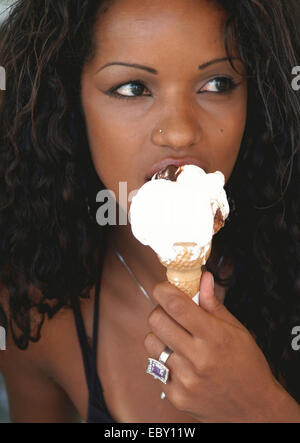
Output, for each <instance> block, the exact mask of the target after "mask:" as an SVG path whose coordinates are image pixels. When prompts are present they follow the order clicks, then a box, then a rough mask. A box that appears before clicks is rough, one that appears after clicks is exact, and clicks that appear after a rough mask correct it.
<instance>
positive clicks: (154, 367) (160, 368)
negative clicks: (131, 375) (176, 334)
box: [146, 346, 173, 384]
mask: <svg viewBox="0 0 300 443" xmlns="http://www.w3.org/2000/svg"><path fill="white" fill-rule="evenodd" d="M172 352H173V351H172V349H170V348H169V347H168V346H166V347H165V349H164V350H163V351H162V353H161V354H160V356H159V357H158V360H155V359H154V358H148V366H147V370H146V373H147V374H150V375H152V377H154V378H155V379H158V380H160V381H161V382H162V383H164V384H166V383H167V381H168V378H169V372H170V371H169V369H168V368H167V367H166V366H165V365H164V363H166V361H167V360H168V358H169V357H170V355H171V354H172Z"/></svg>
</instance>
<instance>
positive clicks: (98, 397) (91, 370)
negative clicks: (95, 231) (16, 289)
mask: <svg viewBox="0 0 300 443" xmlns="http://www.w3.org/2000/svg"><path fill="white" fill-rule="evenodd" d="M103 255H104V254H103ZM102 268H103V259H102V263H101V266H100V272H99V273H98V276H97V282H96V292H95V303H94V320H93V340H92V348H91V347H90V346H89V344H88V341H87V336H86V333H85V329H84V323H83V319H82V316H81V312H80V305H79V300H78V298H77V299H75V300H74V302H73V309H74V316H75V322H76V329H77V333H78V338H79V343H80V347H81V352H82V358H83V363H84V369H85V375H86V380H87V386H88V392H89V399H88V417H87V423H116V422H115V420H114V419H113V418H112V417H111V415H110V413H109V411H108V409H107V407H106V404H105V401H104V396H103V388H102V385H101V382H100V380H99V377H98V373H97V335H98V334H97V332H98V312H99V293H100V283H101V274H102Z"/></svg>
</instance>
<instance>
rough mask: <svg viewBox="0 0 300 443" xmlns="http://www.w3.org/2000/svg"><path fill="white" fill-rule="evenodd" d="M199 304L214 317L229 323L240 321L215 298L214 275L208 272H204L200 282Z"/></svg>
mask: <svg viewBox="0 0 300 443" xmlns="http://www.w3.org/2000/svg"><path fill="white" fill-rule="evenodd" d="M199 304H200V306H201V307H202V308H203V309H205V311H207V312H209V313H210V314H212V315H214V317H217V318H220V319H222V320H226V321H230V322H231V323H232V322H234V323H238V324H240V322H239V321H238V320H237V319H236V318H235V317H234V316H233V315H232V314H231V313H230V312H229V311H228V309H227V308H226V307H225V306H224V305H223V304H222V303H221V302H220V300H218V299H217V297H216V296H215V291H214V277H213V275H212V274H211V273H210V272H208V271H207V272H204V274H203V275H202V277H201V282H200V295H199Z"/></svg>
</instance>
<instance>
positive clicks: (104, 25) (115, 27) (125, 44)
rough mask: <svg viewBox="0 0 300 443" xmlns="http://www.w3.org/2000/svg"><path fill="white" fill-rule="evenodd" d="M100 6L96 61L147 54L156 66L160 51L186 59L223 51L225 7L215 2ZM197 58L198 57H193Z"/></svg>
mask: <svg viewBox="0 0 300 443" xmlns="http://www.w3.org/2000/svg"><path fill="white" fill-rule="evenodd" d="M107 5H108V7H105V8H104V9H103V12H102V11H101V10H100V14H99V17H98V20H97V21H96V24H95V28H94V43H95V46H96V54H98V55H99V56H101V60H106V59H111V58H112V57H117V56H118V57H119V56H121V55H122V58H123V59H126V57H127V58H132V56H133V55H134V56H135V57H136V58H140V59H141V58H145V57H147V60H148V62H150V61H152V62H153V63H155V64H157V63H158V62H159V61H161V57H162V55H163V54H165V56H167V55H168V56H170V55H171V54H178V53H182V52H184V54H185V55H186V58H187V59H188V58H189V57H193V56H195V51H196V52H197V54H196V55H197V56H198V58H199V55H201V54H203V60H202V61H203V62H205V61H206V58H207V56H209V55H210V53H211V55H212V56H221V55H224V26H225V23H226V19H227V13H226V11H225V10H224V9H223V8H222V7H221V6H220V4H219V3H218V2H217V1H215V0H113V1H109V2H106V6H107ZM199 61H200V62H201V60H199Z"/></svg>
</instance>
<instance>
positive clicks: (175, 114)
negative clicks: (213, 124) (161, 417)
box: [151, 103, 201, 151]
mask: <svg viewBox="0 0 300 443" xmlns="http://www.w3.org/2000/svg"><path fill="white" fill-rule="evenodd" d="M200 136H201V128H200V125H199V122H198V121H197V118H196V116H195V113H194V112H193V109H192V104H191V103H189V104H188V103H178V104H177V103H176V104H175V103H174V104H170V103H169V104H168V105H167V106H166V107H165V109H164V110H163V112H162V115H161V118H160V119H159V121H158V123H157V124H156V125H155V128H154V129H153V132H152V137H151V138H152V142H153V143H154V144H155V145H157V146H161V147H168V148H171V149H173V150H175V151H179V150H183V149H186V148H189V147H191V146H193V145H195V144H197V143H198V142H199V139H200Z"/></svg>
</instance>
